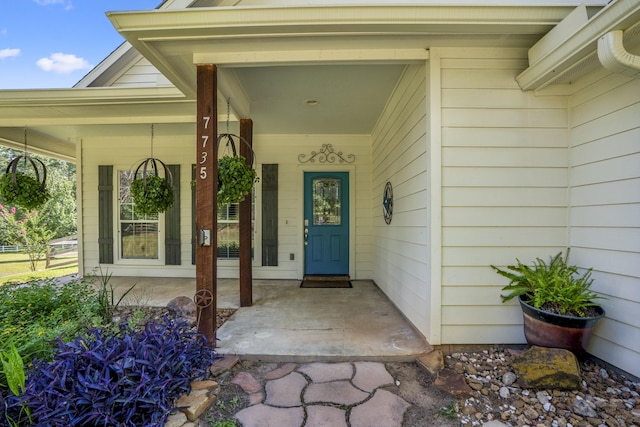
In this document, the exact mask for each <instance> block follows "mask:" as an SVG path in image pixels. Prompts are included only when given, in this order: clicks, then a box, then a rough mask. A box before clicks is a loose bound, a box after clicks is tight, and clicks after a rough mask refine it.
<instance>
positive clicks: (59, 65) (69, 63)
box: [36, 52, 91, 73]
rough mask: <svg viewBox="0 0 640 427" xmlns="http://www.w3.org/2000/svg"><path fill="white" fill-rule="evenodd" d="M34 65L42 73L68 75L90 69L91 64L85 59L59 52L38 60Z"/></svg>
mask: <svg viewBox="0 0 640 427" xmlns="http://www.w3.org/2000/svg"><path fill="white" fill-rule="evenodd" d="M36 64H37V65H38V67H40V68H41V69H43V70H44V71H53V72H54V73H70V72H72V71H76V70H83V69H87V68H91V64H89V62H87V60H86V59H84V58H78V57H77V56H75V55H73V54H67V53H60V52H58V53H53V54H51V56H49V57H48V58H40V59H38V61H36Z"/></svg>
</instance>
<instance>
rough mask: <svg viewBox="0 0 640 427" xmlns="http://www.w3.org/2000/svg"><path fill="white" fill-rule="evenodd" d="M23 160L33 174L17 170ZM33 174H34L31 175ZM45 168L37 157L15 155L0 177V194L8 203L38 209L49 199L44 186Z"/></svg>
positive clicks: (45, 180) (45, 179)
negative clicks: (31, 169)
mask: <svg viewBox="0 0 640 427" xmlns="http://www.w3.org/2000/svg"><path fill="white" fill-rule="evenodd" d="M21 161H22V162H23V164H24V165H25V169H26V168H27V165H30V166H31V167H32V168H33V174H28V173H27V172H26V171H24V172H20V171H18V165H19V163H20V162H21ZM32 175H34V176H35V177H34V176H32ZM46 183H47V168H46V166H45V165H44V163H42V161H41V160H39V159H34V158H32V157H30V156H27V155H24V156H18V157H15V158H14V159H13V160H11V162H9V165H8V166H7V169H6V170H5V173H4V174H3V175H2V178H0V196H1V197H2V201H3V202H4V203H5V204H8V205H16V206H20V207H22V208H24V209H27V210H33V209H38V208H40V207H41V206H42V205H44V204H45V203H46V201H47V200H49V197H50V194H49V192H48V191H47V188H46Z"/></svg>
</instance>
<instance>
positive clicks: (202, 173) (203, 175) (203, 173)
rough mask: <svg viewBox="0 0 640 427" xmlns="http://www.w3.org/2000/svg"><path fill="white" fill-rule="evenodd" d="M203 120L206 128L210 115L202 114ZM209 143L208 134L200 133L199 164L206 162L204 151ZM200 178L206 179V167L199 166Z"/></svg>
mask: <svg viewBox="0 0 640 427" xmlns="http://www.w3.org/2000/svg"><path fill="white" fill-rule="evenodd" d="M202 119H203V120H204V128H205V129H207V128H208V127H209V122H210V121H211V116H204V117H203V118H202ZM208 143H209V135H202V151H201V153H200V164H201V165H203V164H205V163H206V162H207V157H208V153H207V151H206V149H207V144H208ZM200 179H207V167H206V166H200Z"/></svg>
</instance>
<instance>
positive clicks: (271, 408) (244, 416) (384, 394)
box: [232, 362, 410, 427]
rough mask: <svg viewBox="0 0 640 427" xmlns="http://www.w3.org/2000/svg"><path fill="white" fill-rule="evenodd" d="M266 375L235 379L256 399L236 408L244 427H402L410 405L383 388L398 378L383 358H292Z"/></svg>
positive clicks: (239, 375)
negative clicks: (314, 360) (309, 360)
mask: <svg viewBox="0 0 640 427" xmlns="http://www.w3.org/2000/svg"><path fill="white" fill-rule="evenodd" d="M264 379H265V380H266V381H265V382H264V387H263V385H262V384H261V383H260V382H259V381H258V380H256V378H254V377H253V376H252V375H251V374H250V373H247V372H240V373H239V374H238V375H236V377H235V378H234V379H233V381H232V383H234V384H237V385H239V386H240V387H241V388H242V389H243V390H244V391H245V393H247V394H248V395H249V400H250V402H251V406H249V407H248V408H245V409H243V410H241V411H240V412H238V413H237V414H236V418H237V419H238V421H240V423H241V424H242V426H243V427H301V426H303V425H304V426H305V427H320V426H332V427H365V426H366V427H377V426H380V427H396V426H397V427H400V426H401V425H402V419H403V416H404V413H405V411H406V410H407V409H408V408H409V406H410V405H409V403H407V402H406V401H405V400H403V399H402V398H400V397H399V396H397V395H395V394H394V393H392V392H390V391H387V390H385V389H383V387H385V386H392V385H394V379H393V377H392V376H391V375H390V374H389V372H387V370H386V368H385V365H384V364H383V363H378V362H352V363H351V362H344V363H308V364H303V365H298V364H295V363H289V364H285V365H283V366H281V367H279V368H277V369H275V370H273V371H271V372H269V373H267V374H266V375H265V376H264Z"/></svg>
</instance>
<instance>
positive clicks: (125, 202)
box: [118, 170, 164, 260]
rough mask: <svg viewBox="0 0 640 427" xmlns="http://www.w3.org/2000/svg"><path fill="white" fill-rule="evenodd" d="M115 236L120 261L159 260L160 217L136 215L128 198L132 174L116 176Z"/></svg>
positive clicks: (124, 172) (160, 251) (131, 201)
mask: <svg viewBox="0 0 640 427" xmlns="http://www.w3.org/2000/svg"><path fill="white" fill-rule="evenodd" d="M118 178H119V179H118V235H119V239H118V240H119V258H120V259H121V260H129V259H135V260H141V259H148V260H160V259H162V255H163V252H164V251H163V246H164V245H161V244H160V223H161V222H160V216H161V215H158V214H154V215H143V214H140V213H139V212H137V211H136V206H135V203H134V201H133V198H132V197H131V191H130V187H131V182H132V181H133V178H134V172H133V171H129V170H126V171H123V170H121V171H119V172H118Z"/></svg>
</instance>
